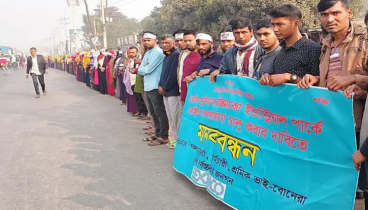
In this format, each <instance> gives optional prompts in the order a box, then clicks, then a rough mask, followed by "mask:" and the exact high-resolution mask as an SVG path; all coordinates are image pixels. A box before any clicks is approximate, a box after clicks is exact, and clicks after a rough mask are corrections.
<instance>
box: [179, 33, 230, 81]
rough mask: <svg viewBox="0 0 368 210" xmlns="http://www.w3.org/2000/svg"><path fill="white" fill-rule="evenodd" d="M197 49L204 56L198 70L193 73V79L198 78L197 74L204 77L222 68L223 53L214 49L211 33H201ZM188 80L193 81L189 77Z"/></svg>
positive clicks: (198, 35) (198, 37)
mask: <svg viewBox="0 0 368 210" xmlns="http://www.w3.org/2000/svg"><path fill="white" fill-rule="evenodd" d="M196 40H197V49H198V52H199V54H201V56H202V58H201V61H200V62H199V64H198V67H197V71H196V72H194V73H193V74H192V75H191V79H192V80H193V79H196V78H197V76H200V77H203V76H205V75H209V74H211V73H212V72H213V71H215V70H217V69H219V68H220V64H221V60H222V58H223V55H221V54H220V53H217V52H215V51H214V50H213V39H212V37H211V36H210V35H208V34H205V33H199V34H197V37H196ZM186 80H187V81H191V80H190V79H187V78H186Z"/></svg>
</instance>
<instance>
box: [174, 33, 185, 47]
mask: <svg viewBox="0 0 368 210" xmlns="http://www.w3.org/2000/svg"><path fill="white" fill-rule="evenodd" d="M185 31H186V30H184V29H179V30H177V31H175V32H174V34H173V36H174V37H175V44H176V46H177V47H178V48H179V51H184V50H186V49H187V45H186V44H185V42H184V32H185Z"/></svg>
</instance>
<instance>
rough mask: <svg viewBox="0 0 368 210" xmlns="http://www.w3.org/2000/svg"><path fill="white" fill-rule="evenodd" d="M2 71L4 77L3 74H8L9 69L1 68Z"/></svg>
mask: <svg viewBox="0 0 368 210" xmlns="http://www.w3.org/2000/svg"><path fill="white" fill-rule="evenodd" d="M2 69H3V71H4V75H5V74H9V69H8V67H7V66H3V67H2Z"/></svg>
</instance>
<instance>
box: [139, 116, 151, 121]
mask: <svg viewBox="0 0 368 210" xmlns="http://www.w3.org/2000/svg"><path fill="white" fill-rule="evenodd" d="M150 119H151V117H149V116H145V117H142V119H141V120H150Z"/></svg>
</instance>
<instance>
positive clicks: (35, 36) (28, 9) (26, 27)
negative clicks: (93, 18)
mask: <svg viewBox="0 0 368 210" xmlns="http://www.w3.org/2000/svg"><path fill="white" fill-rule="evenodd" d="M66 1H67V0H0V5H1V6H0V8H1V17H2V21H1V28H2V29H1V32H0V45H1V46H11V47H15V48H17V49H19V50H27V51H28V49H29V48H30V47H32V46H34V47H36V48H37V47H42V45H47V44H48V42H49V41H44V40H45V39H47V38H49V37H51V35H52V32H53V31H54V30H55V29H56V28H57V27H58V21H57V20H58V19H60V18H61V17H64V15H65V14H66V16H67V17H70V18H71V19H70V20H71V24H70V25H69V26H67V27H68V28H70V29H73V27H74V26H73V24H72V23H73V19H72V14H73V13H72V8H68V6H67V3H66ZM79 1H80V3H81V5H80V6H79V7H78V9H77V18H76V19H77V20H78V21H77V27H78V28H80V26H81V24H82V15H83V14H85V5H84V3H83V2H84V0H79ZM104 2H106V0H104ZM99 3H100V0H88V4H89V7H90V10H92V9H94V8H96V6H97V5H98V4H99ZM108 4H109V5H111V6H117V7H119V8H120V11H121V12H122V13H124V14H125V15H126V16H128V17H130V18H136V19H138V20H139V21H140V20H142V19H143V18H144V17H146V16H148V15H149V14H150V12H151V11H152V10H153V8H154V7H155V6H160V0H108ZM58 32H59V31H58ZM64 34H65V30H64V29H62V38H63V37H64ZM59 39H60V35H59V33H57V40H56V41H58V40H59ZM63 39H64V38H63Z"/></svg>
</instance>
